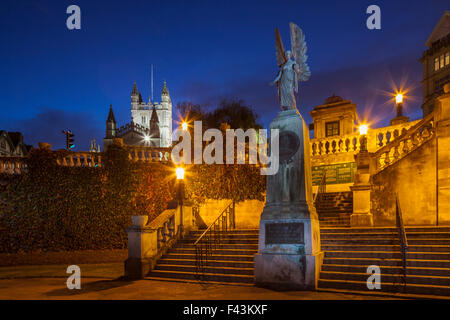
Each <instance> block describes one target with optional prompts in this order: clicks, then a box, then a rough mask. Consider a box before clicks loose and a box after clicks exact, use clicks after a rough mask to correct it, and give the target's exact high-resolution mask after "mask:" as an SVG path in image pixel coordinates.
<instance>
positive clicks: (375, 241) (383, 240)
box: [321, 238, 450, 246]
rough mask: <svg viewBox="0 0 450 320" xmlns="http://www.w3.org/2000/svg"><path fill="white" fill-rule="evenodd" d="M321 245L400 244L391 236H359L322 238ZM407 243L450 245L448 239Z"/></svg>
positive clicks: (409, 241) (413, 240)
mask: <svg viewBox="0 0 450 320" xmlns="http://www.w3.org/2000/svg"><path fill="white" fill-rule="evenodd" d="M321 244H322V245H340V244H356V245H359V244H361V245H362V244H374V245H379V244H381V245H383V244H388V245H400V240H399V239H398V238H397V239H393V238H372V239H370V238H361V239H347V238H344V239H323V238H321ZM408 245H410V246H411V245H422V246H428V245H450V239H408Z"/></svg>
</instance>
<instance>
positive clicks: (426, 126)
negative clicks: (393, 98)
mask: <svg viewBox="0 0 450 320" xmlns="http://www.w3.org/2000/svg"><path fill="white" fill-rule="evenodd" d="M434 117H435V113H431V114H429V115H428V116H426V117H425V118H423V119H422V120H419V121H416V122H415V124H414V125H413V126H412V127H410V128H409V129H407V130H403V129H402V131H401V134H399V135H398V136H395V135H394V138H395V139H394V140H392V141H391V142H388V143H387V144H386V145H384V146H383V147H381V148H380V149H378V150H377V151H376V152H374V153H373V154H372V155H371V156H370V157H371V164H370V168H371V174H372V175H373V174H376V173H377V172H379V171H381V170H383V169H384V168H386V167H387V166H389V165H391V164H393V163H395V162H397V161H398V160H400V159H402V158H403V157H405V156H406V155H407V154H409V153H410V152H412V151H414V150H415V149H417V148H418V147H420V146H421V145H422V144H424V143H425V142H426V141H428V140H429V139H431V138H432V137H433V136H434V135H435V131H436V125H435V119H434Z"/></svg>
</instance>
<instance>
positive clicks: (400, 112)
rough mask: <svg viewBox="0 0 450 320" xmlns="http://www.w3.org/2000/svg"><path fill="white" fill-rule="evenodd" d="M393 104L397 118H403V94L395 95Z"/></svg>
mask: <svg viewBox="0 0 450 320" xmlns="http://www.w3.org/2000/svg"><path fill="white" fill-rule="evenodd" d="M395 103H396V109H397V117H403V94H401V93H397V95H396V96H395Z"/></svg>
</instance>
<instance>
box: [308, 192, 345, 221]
mask: <svg viewBox="0 0 450 320" xmlns="http://www.w3.org/2000/svg"><path fill="white" fill-rule="evenodd" d="M315 205H316V210H317V214H318V216H319V222H320V227H321V228H323V227H338V226H339V227H349V226H350V215H351V213H352V212H353V193H352V192H350V191H349V192H329V193H323V194H322V195H321V199H320V201H316V204H315Z"/></svg>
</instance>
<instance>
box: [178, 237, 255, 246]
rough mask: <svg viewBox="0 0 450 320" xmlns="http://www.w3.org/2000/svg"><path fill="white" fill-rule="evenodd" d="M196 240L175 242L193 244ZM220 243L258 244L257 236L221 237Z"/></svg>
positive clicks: (189, 239) (187, 239)
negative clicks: (241, 237)
mask: <svg viewBox="0 0 450 320" xmlns="http://www.w3.org/2000/svg"><path fill="white" fill-rule="evenodd" d="M195 241H197V238H184V239H182V240H178V242H177V244H178V243H180V244H190V245H194V242H195ZM220 243H223V244H258V237H257V236H256V237H253V238H251V239H248V238H247V239H245V238H243V239H233V238H221V239H220Z"/></svg>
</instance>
